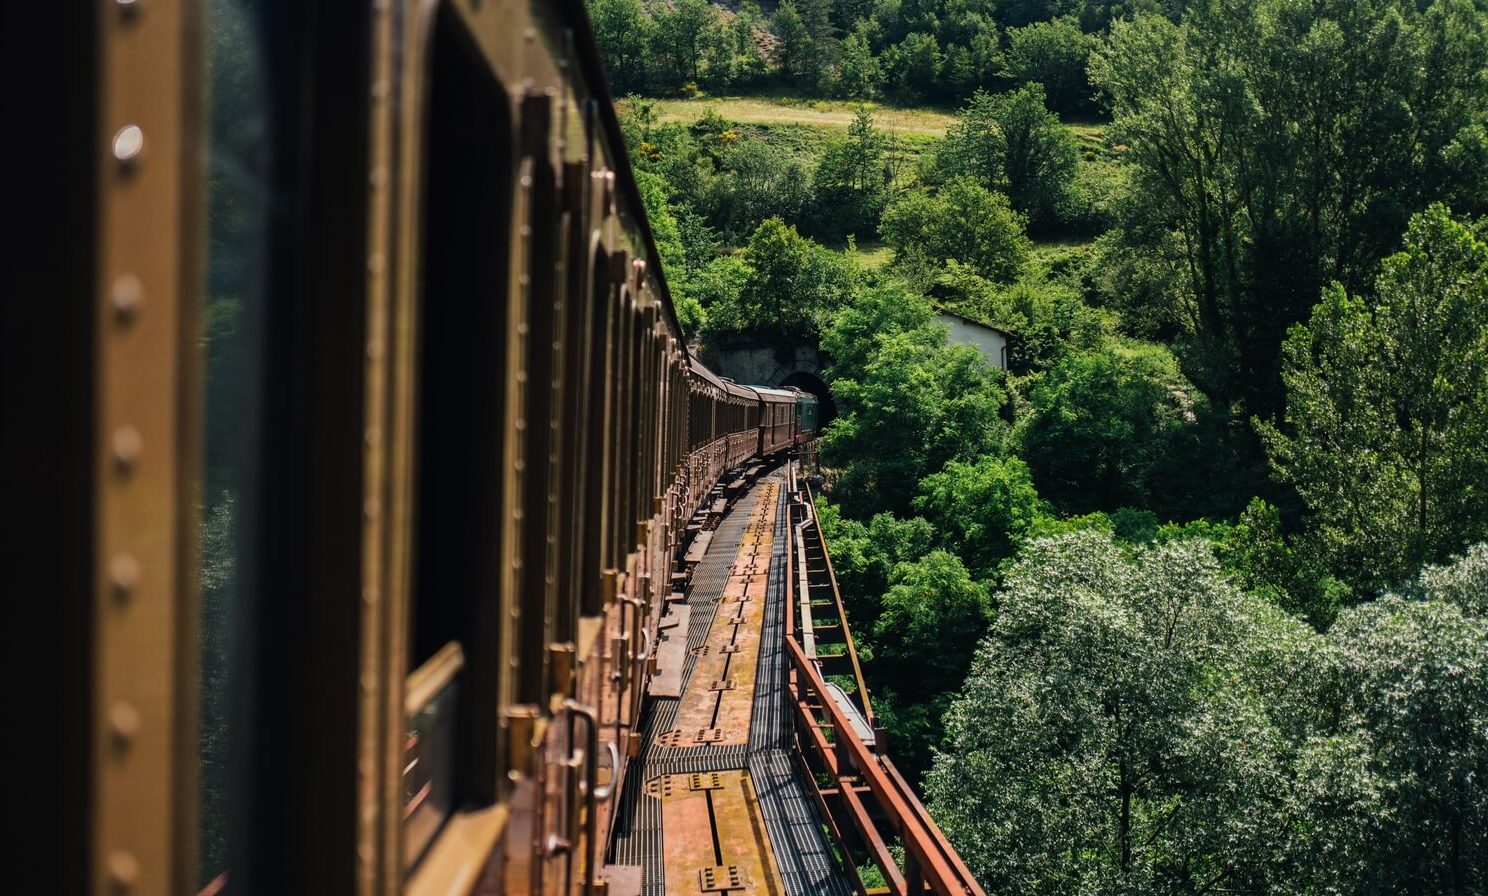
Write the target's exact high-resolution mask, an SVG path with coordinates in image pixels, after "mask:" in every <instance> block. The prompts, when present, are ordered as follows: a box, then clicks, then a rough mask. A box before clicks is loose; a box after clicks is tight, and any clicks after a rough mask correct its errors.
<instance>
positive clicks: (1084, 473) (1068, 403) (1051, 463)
mask: <svg viewBox="0 0 1488 896" xmlns="http://www.w3.org/2000/svg"><path fill="white" fill-rule="evenodd" d="M1191 393H1192V388H1191V387H1189V386H1187V384H1185V383H1183V382H1182V381H1181V378H1180V377H1177V375H1176V371H1172V370H1168V369H1165V368H1164V367H1163V366H1162V365H1161V363H1160V361H1159V360H1157V359H1155V358H1153V357H1151V356H1144V355H1137V356H1130V357H1129V356H1125V355H1121V354H1115V353H1109V352H1088V353H1074V354H1069V355H1066V356H1065V357H1064V358H1063V359H1061V360H1060V361H1059V363H1057V364H1056V365H1055V366H1054V367H1053V368H1052V369H1051V370H1050V371H1049V372H1048V373H1047V374H1045V375H1044V376H1043V377H1042V378H1040V379H1039V380H1037V381H1036V382H1034V383H1033V384H1032V386H1031V387H1030V388H1029V390H1028V398H1029V402H1030V404H1031V411H1030V413H1029V415H1028V417H1027V419H1026V420H1025V421H1024V423H1023V424H1022V427H1021V429H1020V433H1019V436H1020V444H1021V448H1022V454H1023V456H1024V457H1025V458H1027V460H1028V464H1029V468H1030V469H1031V470H1032V471H1033V478H1034V482H1036V483H1037V484H1038V490H1039V493H1040V494H1041V495H1043V496H1044V497H1045V498H1047V499H1049V500H1050V501H1051V502H1052V503H1053V504H1054V505H1055V506H1056V507H1058V508H1059V509H1061V510H1062V511H1064V512H1066V513H1087V512H1090V511H1093V510H1105V511H1112V510H1115V509H1117V508H1120V507H1151V508H1154V509H1156V510H1157V511H1158V513H1160V514H1162V515H1165V516H1171V515H1176V514H1177V513H1178V512H1181V511H1183V510H1189V511H1192V510H1193V509H1195V508H1201V507H1203V506H1204V504H1203V498H1202V497H1201V496H1203V495H1205V493H1206V492H1212V491H1213V488H1214V483H1213V482H1212V481H1208V480H1205V479H1202V478H1200V477H1202V475H1203V474H1202V470H1203V469H1205V468H1206V467H1207V465H1203V464H1198V463H1196V461H1198V460H1199V459H1200V458H1201V457H1202V452H1203V450H1204V448H1205V446H1206V445H1209V446H1212V445H1213V444H1214V443H1215V442H1216V441H1218V440H1217V439H1214V438H1211V437H1206V436H1205V435H1204V427H1205V425H1206V424H1207V423H1208V419H1207V418H1208V416H1209V415H1208V411H1207V409H1206V408H1205V407H1204V406H1203V404H1202V399H1201V398H1199V397H1197V396H1195V395H1193V394H1191ZM1196 466H1197V467H1198V470H1197V471H1196V470H1195V467H1196ZM1196 472H1197V473H1198V475H1197V476H1196V475H1195V473H1196ZM1211 497H1212V495H1211Z"/></svg>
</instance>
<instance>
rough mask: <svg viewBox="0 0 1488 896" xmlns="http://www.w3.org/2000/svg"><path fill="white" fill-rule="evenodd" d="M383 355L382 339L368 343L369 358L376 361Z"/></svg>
mask: <svg viewBox="0 0 1488 896" xmlns="http://www.w3.org/2000/svg"><path fill="white" fill-rule="evenodd" d="M381 357H382V340H381V339H373V340H370V341H368V343H367V360H368V361H376V360H378V359H379V358H381Z"/></svg>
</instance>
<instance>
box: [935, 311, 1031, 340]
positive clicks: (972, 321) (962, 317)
mask: <svg viewBox="0 0 1488 896" xmlns="http://www.w3.org/2000/svg"><path fill="white" fill-rule="evenodd" d="M935 313H936V314H938V315H944V316H946V317H954V318H956V319H957V320H959V321H961V322H962V323H966V324H970V325H971V326H973V327H981V328H982V329H983V330H992V331H993V332H995V333H1001V334H1002V335H1003V336H1004V337H1011V336H1012V335H1013V332H1012V331H1011V330H1005V329H1003V328H1002V327H994V326H993V325H992V324H989V323H987V322H986V321H982V320H977V319H976V318H974V317H967V316H966V315H964V314H962V313H960V312H959V311H952V310H951V309H949V308H936V309H935Z"/></svg>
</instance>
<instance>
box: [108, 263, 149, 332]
mask: <svg viewBox="0 0 1488 896" xmlns="http://www.w3.org/2000/svg"><path fill="white" fill-rule="evenodd" d="M109 297H110V298H111V299H112V301H113V303H114V316H115V317H116V318H117V319H118V321H119V323H121V324H127V323H129V322H131V321H133V320H134V318H135V315H136V314H138V313H139V307H140V303H141V302H143V301H144V299H145V285H144V284H143V283H141V282H140V278H138V277H136V276H134V275H133V274H123V275H121V276H119V277H117V278H115V279H114V286H113V289H111V290H109Z"/></svg>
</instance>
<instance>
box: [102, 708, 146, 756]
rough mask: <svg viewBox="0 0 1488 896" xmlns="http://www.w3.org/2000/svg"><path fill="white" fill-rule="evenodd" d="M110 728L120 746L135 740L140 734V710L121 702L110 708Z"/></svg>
mask: <svg viewBox="0 0 1488 896" xmlns="http://www.w3.org/2000/svg"><path fill="white" fill-rule="evenodd" d="M109 727H110V728H111V729H112V730H113V732H114V739H115V740H116V741H118V743H119V746H121V747H123V746H126V745H128V743H129V742H130V741H132V740H134V736H135V735H136V734H139V727H140V716H139V710H137V709H135V708H134V705H133V704H131V703H125V702H124V701H122V700H121V701H119V702H117V703H115V704H114V705H113V706H112V707H110V708H109Z"/></svg>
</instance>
